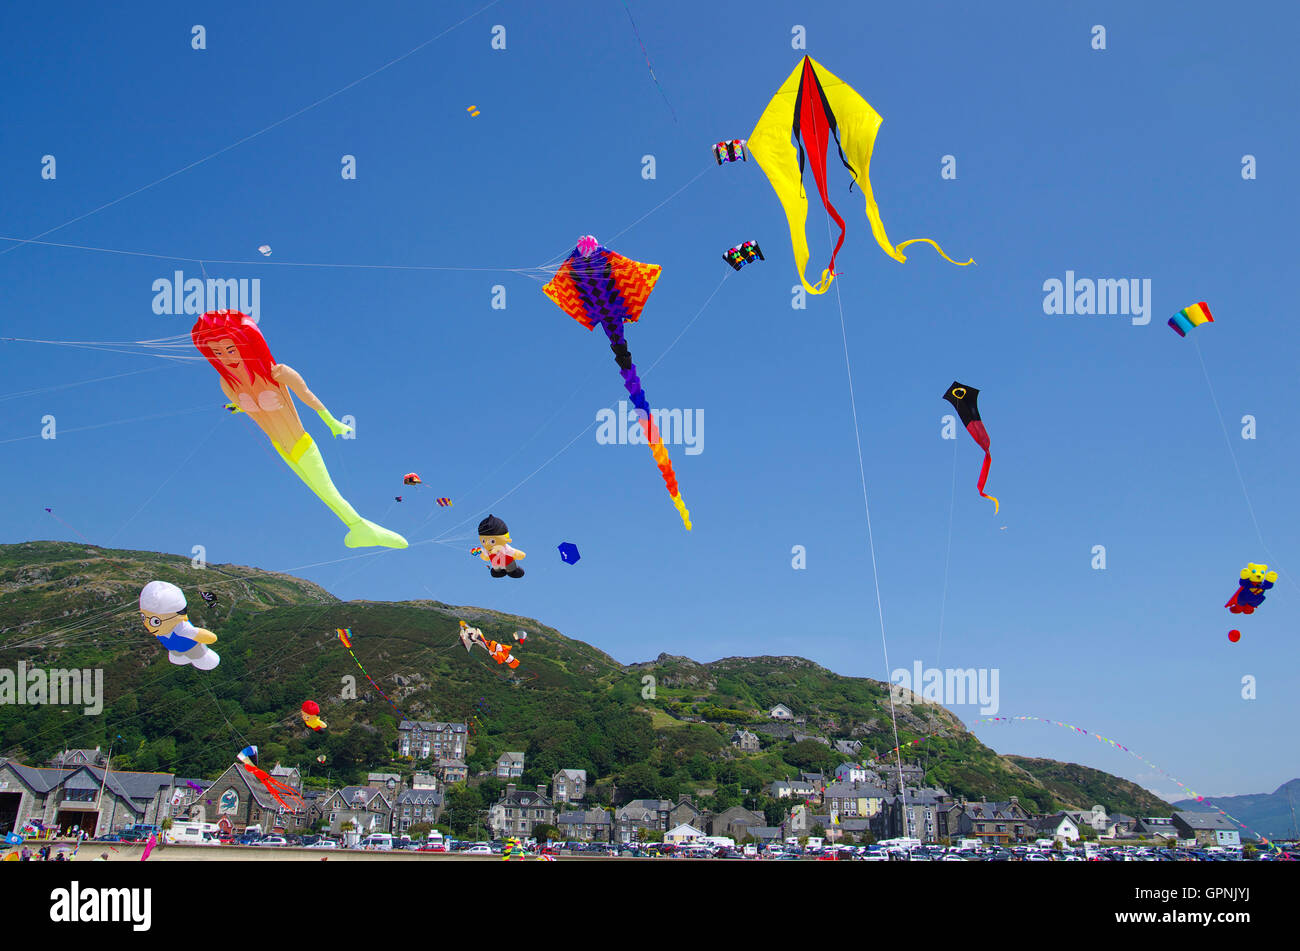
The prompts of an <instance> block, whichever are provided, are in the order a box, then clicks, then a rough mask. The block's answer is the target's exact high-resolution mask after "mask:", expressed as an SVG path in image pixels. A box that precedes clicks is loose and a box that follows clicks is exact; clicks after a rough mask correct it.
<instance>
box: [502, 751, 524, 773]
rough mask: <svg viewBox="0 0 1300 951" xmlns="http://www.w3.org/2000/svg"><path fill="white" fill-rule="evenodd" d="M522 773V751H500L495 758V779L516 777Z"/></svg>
mask: <svg viewBox="0 0 1300 951" xmlns="http://www.w3.org/2000/svg"><path fill="white" fill-rule="evenodd" d="M523 774H524V754H523V753H502V754H501V756H500V757H499V758H498V759H497V769H496V776H497V779H518V778H519V777H520V776H522V775H523Z"/></svg>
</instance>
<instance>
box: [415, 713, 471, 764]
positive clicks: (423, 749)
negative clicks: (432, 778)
mask: <svg viewBox="0 0 1300 951" xmlns="http://www.w3.org/2000/svg"><path fill="white" fill-rule="evenodd" d="M468 737H469V730H468V729H467V728H466V726H465V724H464V723H443V722H441V721H430V720H403V721H402V722H401V723H400V724H398V727H397V753H398V755H399V756H409V757H411V758H412V759H434V760H440V759H462V760H463V759H464V758H465V754H466V749H465V744H466V742H467V739H468Z"/></svg>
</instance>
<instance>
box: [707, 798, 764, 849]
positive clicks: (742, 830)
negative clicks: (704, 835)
mask: <svg viewBox="0 0 1300 951" xmlns="http://www.w3.org/2000/svg"><path fill="white" fill-rule="evenodd" d="M766 824H767V819H766V818H765V817H764V816H763V814H762V813H759V812H754V811H753V810H752V809H746V808H744V807H743V806H732V807H731V808H730V809H725V810H723V811H722V812H720V813H718V814H717V815H716V816H714V817H713V821H712V822H711V823H710V825H709V835H725V836H728V837H730V838H732V839H735V840H736V841H737V842H739V841H740V840H741V839H743V838H745V837H746V836H748V835H749V830H750V829H753V828H758V827H760V826H763V825H766Z"/></svg>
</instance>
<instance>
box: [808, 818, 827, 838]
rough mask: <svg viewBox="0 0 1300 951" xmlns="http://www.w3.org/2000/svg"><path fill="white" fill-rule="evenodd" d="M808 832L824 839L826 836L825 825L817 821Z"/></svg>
mask: <svg viewBox="0 0 1300 951" xmlns="http://www.w3.org/2000/svg"><path fill="white" fill-rule="evenodd" d="M808 834H809V835H811V836H816V837H818V838H822V839H824V838H826V827H825V826H824V825H822V824H821V823H820V822H819V823H817V824H816V825H814V826H813V827H812V828H811V829H809V830H808Z"/></svg>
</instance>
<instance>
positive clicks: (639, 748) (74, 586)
mask: <svg viewBox="0 0 1300 951" xmlns="http://www.w3.org/2000/svg"><path fill="white" fill-rule="evenodd" d="M155 578H159V579H163V580H168V581H172V582H174V583H175V584H178V585H180V586H181V588H182V589H183V590H184V591H185V592H186V595H187V597H188V598H189V604H190V612H191V613H190V617H191V620H192V621H193V622H194V623H195V624H197V625H199V626H202V627H206V628H209V629H210V630H212V631H213V632H215V633H216V634H217V636H218V638H219V641H218V643H217V644H216V645H214V649H216V650H217V651H218V652H219V653H220V654H221V665H220V666H219V667H218V668H217V669H216V670H213V671H210V672H207V673H202V672H199V671H196V670H194V669H192V668H190V667H176V666H173V665H172V664H170V663H169V662H168V661H167V658H166V653H165V651H163V650H162V649H161V647H160V646H159V645H158V643H157V642H156V641H155V640H154V638H152V637H151V636H149V634H148V633H147V632H146V631H145V630H144V628H143V627H142V625H141V623H140V619H139V615H138V614H137V612H136V599H137V597H138V594H139V590H140V588H141V587H143V585H144V584H145V583H147V582H148V581H150V580H153V579H155ZM200 590H203V591H210V592H214V593H216V594H217V596H218V600H217V603H216V605H215V607H209V606H208V605H206V604H204V602H203V601H202V599H201V598H200V597H199V591H200ZM460 619H464V620H465V621H467V622H468V623H470V624H472V625H474V626H476V627H479V628H481V629H482V630H483V631H484V633H486V634H487V635H488V636H489V637H492V638H494V639H497V640H509V639H510V636H511V634H512V632H514V631H515V630H518V629H523V630H526V631H527V632H528V639H527V642H526V643H525V644H524V645H522V646H521V647H520V648H519V649H518V656H520V658H521V659H522V664H521V666H520V667H519V669H518V670H517V671H513V672H512V671H509V670H508V669H506V668H503V667H498V666H497V665H496V664H495V663H493V662H492V661H491V660H490V659H489V658H488V657H486V655H485V654H484V653H483V652H482V651H479V650H475V651H474V652H473V653H471V654H466V652H465V650H464V648H463V647H462V646H461V644H460V641H459V638H458V637H457V631H458V624H457V622H458V620H460ZM341 627H348V628H351V630H352V632H353V650H354V652H355V654H356V656H357V658H358V659H359V660H360V661H361V663H363V664H364V665H365V667H366V669H367V670H368V671H369V673H370V675H371V676H373V677H374V678H375V680H376V681H377V682H378V683H379V684H380V685H381V686H382V687H383V689H384V691H385V692H386V693H387V694H388V695H389V696H390V697H392V698H393V700H394V701H395V702H396V704H397V705H398V706H399V707H400V708H401V709H402V711H403V712H404V713H405V714H407V715H409V716H411V717H413V718H416V719H425V720H453V721H464V722H468V723H469V724H470V729H471V738H470V753H469V757H468V762H469V765H470V767H471V770H472V771H478V770H483V769H486V768H488V767H489V766H490V765H491V764H493V763H495V761H496V759H497V757H498V756H500V754H501V753H503V752H506V751H508V750H516V751H523V752H525V753H526V755H527V760H526V763H527V771H526V772H525V774H524V776H523V778H522V783H524V784H535V783H546V782H549V780H550V777H551V775H552V774H553V773H554V772H555V771H556V770H557V769H560V768H577V769H586V770H587V772H588V775H589V778H590V779H591V781H592V784H593V785H592V793H593V798H594V799H595V800H596V801H609V799H610V797H611V795H612V794H613V793H614V791H615V790H614V787H615V786H616V787H617V795H618V799H619V800H620V801H623V800H625V799H627V798H631V797H639V796H648V797H659V798H675V797H677V796H678V795H681V794H693V795H696V796H697V797H700V799H701V802H702V804H703V805H705V806H707V807H712V808H726V807H728V806H730V805H735V804H738V803H741V802H748V803H749V804H750V805H751V807H754V808H770V807H771V805H772V804H770V803H765V802H764V801H763V799H762V797H761V795H760V793H761V790H762V788H763V787H764V786H766V785H767V784H768V783H770V782H771V781H772V780H773V779H776V778H788V777H792V776H795V775H796V774H797V772H798V771H799V770H801V769H802V770H810V771H823V772H829V771H831V770H833V769H834V767H835V766H836V765H838V764H839V763H840V762H843V761H844V760H845V759H847V757H845V756H843V755H841V754H839V753H835V752H833V751H832V750H831V748H830V747H829V745H827V744H826V742H819V741H818V738H820V740H822V741H830V740H834V739H845V740H860V741H861V743H862V752H861V755H862V756H863V757H868V758H869V757H871V756H872V755H881V756H884V755H885V754H888V752H889V751H890V750H891V749H892V748H893V747H894V746H895V745H896V741H895V740H894V733H893V728H892V725H891V722H890V712H889V699H888V692H887V691H888V687H887V685H885V684H883V683H880V682H878V681H874V680H869V679H864V678H850V677H842V676H840V675H838V674H835V673H833V672H831V671H829V670H827V669H825V668H823V667H820V666H818V665H817V664H814V663H812V662H811V661H808V660H805V659H803V658H798V657H754V658H726V659H724V660H719V661H715V662H712V663H708V664H701V663H697V662H695V661H692V660H690V659H688V658H681V657H671V656H669V655H661V656H660V657H659V658H657V659H656V660H654V661H651V662H648V663H641V664H633V665H630V666H626V667H625V666H623V665H621V664H619V663H618V662H616V661H615V660H614V659H613V658H611V657H610V656H609V655H607V654H605V653H603V652H602V651H600V650H598V649H596V648H594V647H592V646H591V645H589V644H585V643H583V642H581V641H576V640H573V639H571V638H567V637H565V636H564V635H562V634H561V633H560V632H558V631H556V630H554V629H553V628H550V627H547V626H546V625H544V624H541V623H539V622H537V621H535V620H533V619H531V618H523V617H516V616H513V615H507V614H501V613H499V612H496V611H491V610H488V609H484V608H476V607H462V606H453V605H448V604H443V603H441V602H437V601H408V602H400V603H389V602H369V601H351V602H341V601H339V600H337V599H336V598H334V597H333V596H332V595H330V594H329V593H328V592H326V591H324V590H323V589H322V588H320V587H318V586H317V585H314V584H312V583H310V582H307V581H303V580H300V579H297V578H293V577H291V576H288V575H283V574H277V573H274V572H265V571H261V570H259V569H256V568H249V567H244V566H237V565H209V566H207V567H206V568H203V569H197V568H195V567H193V566H192V565H191V563H190V561H189V559H187V558H184V557H180V556H173V555H163V554H157V553H151V552H132V551H117V550H112V549H104V548H99V547H96V546H92V545H84V544H71V543H55V542H30V543H25V544H19V545H4V546H0V667H2V668H9V669H13V668H14V667H15V666H16V664H17V663H18V662H19V661H24V662H26V664H27V665H28V666H29V667H34V666H39V667H64V668H102V669H103V670H104V680H105V695H106V696H105V706H104V711H103V713H102V715H100V716H93V717H92V716H82V715H81V712H80V710H73V709H69V708H61V707H53V706H41V707H30V706H0V754H3V755H10V756H13V757H15V758H18V759H23V760H25V761H27V762H30V763H33V764H39V763H43V762H45V761H46V760H47V759H48V758H49V757H50V756H51V755H53V754H54V753H56V752H58V751H59V750H60V749H63V748H67V747H93V746H102V747H105V748H107V747H109V746H112V748H113V752H114V767H115V768H122V769H142V770H163V771H168V772H174V773H177V774H179V775H185V776H208V777H210V776H215V775H216V774H217V773H218V772H219V771H220V770H222V769H224V768H225V767H227V766H228V765H229V764H230V763H231V762H232V760H233V758H234V754H235V752H236V751H237V750H239V749H240V748H241V747H242V746H244V745H245V744H247V743H255V744H257V745H258V746H259V747H260V749H261V754H262V755H261V759H262V762H263V763H274V762H276V761H280V762H284V763H287V764H298V765H301V766H302V767H303V768H304V771H306V772H309V774H310V775H312V776H313V778H315V779H318V780H321V781H323V780H325V779H326V778H328V779H329V780H330V781H331V782H334V783H338V782H341V781H356V780H358V779H360V778H363V777H364V774H365V772H367V771H369V770H409V769H412V768H416V767H418V766H421V765H424V764H420V763H414V762H410V761H401V762H399V761H396V760H394V758H393V756H394V751H395V749H396V747H395V745H394V741H395V739H396V728H397V723H398V720H399V719H400V717H399V715H398V713H397V712H395V711H394V710H393V708H392V707H390V706H389V705H388V703H386V702H385V701H384V700H383V699H382V698H381V697H380V696H379V695H378V694H377V692H376V691H375V690H374V688H373V687H371V686H370V684H368V683H367V682H366V680H365V678H364V677H363V676H362V675H361V673H360V671H358V669H357V667H356V665H355V664H354V662H353V660H352V658H351V657H350V656H349V655H348V652H347V651H346V650H345V649H343V647H342V646H341V645H340V643H339V641H338V638H337V636H336V635H335V629H336V628H341ZM348 677H352V678H355V680H356V683H357V699H355V700H344V699H342V697H341V693H342V691H343V688H344V685H345V678H348ZM651 678H652V679H651ZM307 699H313V700H316V701H317V702H318V703H320V705H321V708H322V716H323V717H324V719H325V720H326V721H327V722H328V723H329V729H328V730H327V731H325V732H323V733H320V734H317V733H313V732H312V731H310V730H307V729H306V728H304V727H303V726H302V724H301V721H300V719H299V717H298V708H299V706H300V705H301V703H302V702H303V701H304V700H307ZM777 703H784V704H785V705H786V706H788V707H789V708H790V709H791V710H793V711H794V712H795V714H796V715H797V716H799V717H800V718H802V720H803V722H802V723H800V724H797V725H795V726H794V727H793V728H792V730H791V729H785V730H782V729H781V728H780V727H776V726H774V725H773V723H772V721H771V720H769V718H768V716H767V711H768V710H769V709H770V708H771V707H772V706H774V705H775V704H777ZM897 714H898V730H899V741H900V742H901V743H902V744H903V745H904V747H905V751H904V758H905V760H907V761H909V762H912V761H915V762H919V763H921V764H922V765H923V766H924V768H925V769H926V782H927V783H929V784H933V785H941V786H943V787H944V788H946V789H947V790H948V791H950V792H952V793H954V794H957V795H964V796H966V797H967V798H971V799H977V798H978V799H994V800H998V799H1007V798H1010V797H1011V796H1018V797H1019V798H1020V800H1021V801H1022V802H1023V803H1024V804H1025V805H1026V806H1027V807H1028V808H1030V809H1033V810H1041V811H1050V810H1054V809H1058V808H1086V807H1089V806H1091V805H1092V804H1093V803H1094V802H1100V803H1102V804H1103V805H1105V806H1106V807H1107V808H1108V809H1111V810H1119V811H1125V812H1131V813H1133V814H1138V813H1141V814H1151V813H1152V812H1153V811H1154V812H1160V811H1161V808H1160V807H1156V806H1155V805H1149V806H1148V805H1147V804H1143V803H1142V800H1141V799H1139V798H1137V796H1138V794H1139V793H1141V791H1140V790H1137V788H1136V787H1133V786H1132V784H1128V783H1124V782H1123V781H1121V780H1117V779H1115V778H1114V777H1110V776H1108V775H1107V774H1104V773H1100V772H1098V771H1096V770H1087V769H1086V768H1084V767H1077V766H1073V765H1072V764H1052V765H1051V766H1050V767H1049V766H1047V765H1044V764H1047V763H1049V762H1050V761H1042V760H1021V759H1019V758H1015V757H1003V756H999V755H998V754H996V753H995V752H993V751H992V750H990V749H989V748H988V747H986V746H984V745H983V744H981V743H980V742H979V740H978V739H976V738H975V736H974V735H972V734H971V733H969V732H968V731H967V730H966V729H965V727H964V726H963V725H962V723H961V721H960V720H958V719H957V718H956V717H955V716H953V715H952V714H951V713H950V712H949V711H947V710H945V709H943V708H942V707H939V706H936V705H934V704H925V703H915V704H913V705H910V706H908V705H899V706H898V707H897ZM737 726H743V727H747V728H749V729H751V730H752V731H753V732H756V733H758V735H759V736H760V741H761V749H760V751H759V752H757V753H745V754H742V753H739V752H738V751H736V750H735V749H733V748H732V747H731V745H730V742H729V740H730V737H731V734H732V732H733V731H734V730H735V728H736V727H737ZM791 732H798V733H800V734H808V735H809V736H810V737H812V738H803V737H795V736H791V735H788V734H789V733H791ZM781 733H785V734H787V735H774V734H781ZM913 740H923V741H924V742H921V743H920V744H918V745H911V741H913ZM320 755H324V756H325V758H326V761H325V765H324V766H320V765H318V764H317V757H318V756H320ZM891 761H892V759H891ZM1163 809H1164V811H1167V807H1163Z"/></svg>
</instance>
